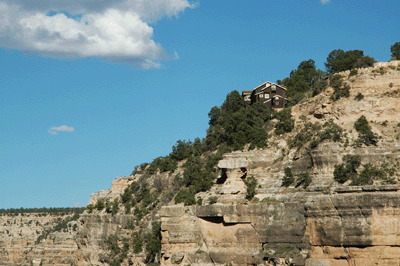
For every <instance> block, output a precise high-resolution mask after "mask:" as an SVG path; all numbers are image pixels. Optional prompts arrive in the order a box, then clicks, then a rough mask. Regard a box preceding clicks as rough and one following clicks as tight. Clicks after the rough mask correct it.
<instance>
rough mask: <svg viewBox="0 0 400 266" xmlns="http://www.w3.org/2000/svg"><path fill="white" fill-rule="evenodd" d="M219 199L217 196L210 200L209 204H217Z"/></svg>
mask: <svg viewBox="0 0 400 266" xmlns="http://www.w3.org/2000/svg"><path fill="white" fill-rule="evenodd" d="M217 200H218V198H217V197H216V196H212V197H210V198H209V203H210V204H215V203H217Z"/></svg>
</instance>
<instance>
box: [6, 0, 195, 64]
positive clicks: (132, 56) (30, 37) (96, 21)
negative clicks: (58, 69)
mask: <svg viewBox="0 0 400 266" xmlns="http://www.w3.org/2000/svg"><path fill="white" fill-rule="evenodd" d="M195 7H196V4H193V3H190V2H189V0H152V1H148V0H97V1H93V0H58V1H48V0H36V1H32V0H17V1H16V0H0V46H2V47H5V48H10V49H17V50H21V51H24V52H28V53H29V52H32V53H35V54H39V55H42V56H50V57H57V58H74V57H101V58H104V59H107V60H111V61H119V62H124V63H131V64H134V65H136V66H138V67H142V68H154V67H159V66H160V63H159V61H160V60H169V59H173V58H176V56H175V55H169V54H168V53H167V52H166V51H165V50H164V48H163V47H162V46H161V44H158V43H156V42H155V41H154V40H153V28H152V27H151V26H150V25H149V23H153V22H155V21H157V20H159V19H161V18H163V17H173V16H175V17H177V16H178V15H179V13H181V12H183V11H184V10H185V9H187V8H195Z"/></svg>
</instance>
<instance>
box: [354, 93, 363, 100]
mask: <svg viewBox="0 0 400 266" xmlns="http://www.w3.org/2000/svg"><path fill="white" fill-rule="evenodd" d="M362 99H364V95H362V93H360V92H359V93H358V94H357V95H356V96H355V97H354V100H357V101H361V100H362Z"/></svg>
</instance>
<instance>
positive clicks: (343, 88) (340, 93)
mask: <svg viewBox="0 0 400 266" xmlns="http://www.w3.org/2000/svg"><path fill="white" fill-rule="evenodd" d="M329 83H330V85H331V87H333V89H334V90H335V91H334V93H333V94H332V95H331V97H330V99H331V100H332V101H337V100H339V99H340V98H342V97H346V98H348V97H349V96H350V86H349V85H347V84H345V83H344V82H343V77H342V76H340V75H339V74H335V75H333V76H331V77H330V82H329Z"/></svg>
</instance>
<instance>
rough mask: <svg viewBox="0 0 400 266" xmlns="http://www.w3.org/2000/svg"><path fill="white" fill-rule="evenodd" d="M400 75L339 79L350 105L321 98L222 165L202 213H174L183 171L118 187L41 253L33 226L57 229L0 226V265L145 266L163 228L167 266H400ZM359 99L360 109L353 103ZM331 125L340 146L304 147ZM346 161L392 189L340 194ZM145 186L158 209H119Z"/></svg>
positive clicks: (378, 72) (18, 222)
mask: <svg viewBox="0 0 400 266" xmlns="http://www.w3.org/2000/svg"><path fill="white" fill-rule="evenodd" d="M399 63H400V62H390V63H378V64H376V67H375V68H367V69H358V73H357V74H356V75H350V72H344V73H340V75H342V76H343V79H344V82H346V84H348V85H349V86H350V88H351V89H350V96H349V97H348V98H341V99H339V100H338V101H333V100H331V97H330V95H331V94H332V93H334V90H333V89H332V88H328V89H327V90H326V91H325V92H323V93H321V94H319V95H317V96H315V97H310V98H309V99H306V100H304V101H302V102H301V103H299V104H298V105H297V106H295V107H293V108H292V116H293V117H294V118H295V129H294V130H293V132H291V133H286V134H284V135H281V136H277V135H275V134H274V133H273V130H272V131H270V132H269V135H270V138H269V139H268V143H269V146H268V148H265V149H256V150H247V149H246V148H245V149H244V151H236V152H231V153H229V154H225V155H224V158H223V160H221V161H219V163H218V167H219V169H220V174H219V178H218V179H217V180H216V182H215V184H214V185H213V186H212V188H211V189H210V190H209V191H207V192H200V193H198V194H197V195H196V199H199V198H200V199H201V201H202V204H201V205H191V206H183V205H182V204H179V205H175V204H174V200H173V198H172V197H173V195H174V193H176V191H175V189H176V187H175V186H174V178H175V177H176V176H177V175H178V174H182V172H183V169H182V168H181V166H182V164H183V162H180V164H179V167H178V170H176V171H175V172H174V173H172V174H169V173H162V174H160V173H156V174H154V175H147V174H136V175H134V176H129V177H121V178H116V179H115V180H114V181H113V182H112V189H111V190H104V191H100V192H98V193H94V194H92V197H91V200H90V202H89V203H90V204H93V205H96V203H98V202H99V201H104V202H105V203H106V204H109V207H108V209H107V207H106V208H105V209H104V208H99V210H98V209H97V208H96V207H94V208H92V209H91V211H86V212H85V213H84V214H83V215H81V217H80V219H79V221H78V222H76V224H77V227H76V229H77V231H74V230H73V229H71V228H68V229H67V231H66V232H52V233H51V234H49V235H48V236H47V237H46V238H44V239H43V240H42V241H41V242H40V243H37V244H36V243H35V241H36V240H37V239H38V237H39V235H40V234H41V233H40V232H39V233H37V232H36V230H39V229H40V230H42V231H43V230H44V229H43V227H40V226H39V225H36V222H34V220H35V219H36V220H37V221H39V223H40V224H42V225H43V224H45V223H47V222H48V223H49V224H51V221H55V220H54V219H56V217H53V218H51V217H50V216H49V217H47V216H46V217H33V216H30V217H28V216H23V217H22V216H21V215H20V216H16V217H15V216H14V217H6V216H1V217H0V218H1V219H2V220H0V222H1V223H0V225H2V226H1V227H0V252H1V253H0V264H1V265H17V264H20V265H31V264H32V263H33V264H37V265H39V264H40V263H42V265H70V264H73V265H110V264H111V265H118V263H120V264H121V265H144V264H146V262H149V255H148V251H147V250H146V248H145V243H149V242H150V240H151V237H152V235H151V232H152V227H153V226H154V225H156V224H157V222H159V221H161V235H162V241H161V253H159V254H158V255H156V261H160V263H161V264H163V265H170V264H175V265H188V264H190V265H229V264H233V265H256V264H259V265H307V266H316V265H327V266H328V265H330V266H336V265H338V266H339V265H346V266H354V265H399V263H400V259H399V256H398V254H399V252H400V244H399V243H398V242H399V240H398V238H399V235H400V231H399V226H398V219H399V218H398V217H400V216H399V213H400V196H399V195H400V194H399V189H400V186H399V185H400V182H399V159H400V141H399V138H400V123H399V122H400V119H399V117H400V64H399ZM398 65H399V66H398ZM359 93H361V94H362V96H363V98H362V99H359V100H356V99H355V96H356V95H358V94H359ZM360 116H365V117H366V119H367V121H368V122H369V125H370V126H371V129H372V131H373V132H374V133H375V134H376V135H377V136H379V139H378V142H377V144H376V145H369V146H367V145H364V144H360V143H359V142H358V138H359V133H358V132H357V130H355V128H354V123H355V121H356V120H357V119H358V118H359V117H360ZM326 122H328V124H327V125H328V126H325V127H324V126H323V125H324V124H325V123H326ZM333 125H337V126H339V127H340V128H341V130H342V133H341V136H342V139H341V140H340V141H336V142H335V141H334V140H332V139H329V138H328V139H324V140H321V141H319V142H318V143H317V144H315V145H314V144H312V141H313V140H315V139H316V138H317V137H318V136H320V135H318V134H319V133H321V132H323V131H324V130H326V129H327V128H330V129H331V128H333ZM345 155H359V156H360V158H361V164H360V167H359V172H361V170H362V169H363V168H365V165H366V164H369V165H370V166H376V167H377V168H376V169H386V170H388V172H390V177H386V178H382V177H380V178H371V179H370V180H369V181H368V182H367V183H366V184H365V185H362V186H361V185H358V186H355V185H350V183H351V181H348V182H345V183H344V184H339V183H338V182H336V181H335V180H334V178H333V173H334V169H335V165H338V164H342V163H344V156H345ZM363 165H364V166H363ZM285 168H290V169H291V171H292V173H293V175H294V176H295V177H296V175H299V176H301V175H302V174H304V173H308V175H309V177H310V180H309V181H310V184H308V186H306V185H305V181H304V180H303V181H301V180H298V181H295V180H294V181H293V182H291V183H290V184H288V185H287V186H283V185H282V184H283V179H284V178H285V171H284V169H285ZM390 169H391V170H390ZM389 170H390V171H389ZM250 177H254V178H255V180H256V181H257V185H256V186H255V187H254V189H255V193H256V194H255V197H254V198H253V199H252V200H249V199H248V198H246V196H247V195H246V194H247V189H248V186H247V185H246V182H245V181H246V180H248V179H249V178H250ZM146 182H147V183H148V184H149V190H148V193H150V194H149V195H157V199H155V198H151V197H150V198H149V199H151V200H149V202H150V201H151V202H150V203H149V202H147V203H146V204H145V203H144V202H143V201H142V202H140V203H139V202H138V205H136V207H133V206H130V208H131V209H127V207H126V206H127V205H123V204H122V197H121V194H123V193H124V190H125V189H126V188H127V187H130V186H131V184H141V186H142V187H141V188H138V189H139V190H137V192H136V193H142V192H140V191H142V190H143V184H144V183H146ZM115 200H117V201H118V200H119V202H116V201H115ZM114 202H116V203H115V204H116V205H115V206H116V207H118V208H115V211H114V209H112V208H111V205H112V204H113V203H114ZM138 206H139V207H138ZM113 208H114V207H113ZM29 219H30V220H33V221H32V222H29V221H30V220H29ZM41 219H42V220H41ZM46 219H47V220H46ZM29 223H30V224H29ZM40 230H39V231H40ZM138 236H141V237H142V238H143V240H140V239H139V238H138ZM113 239H114V240H113ZM138 239H139V240H140V241H139V240H138ZM113 241H114V242H113ZM141 241H142V242H141ZM28 242H29V243H28ZM113 243H114V244H115V245H113ZM138 243H143V246H142V247H139V246H138Z"/></svg>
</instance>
